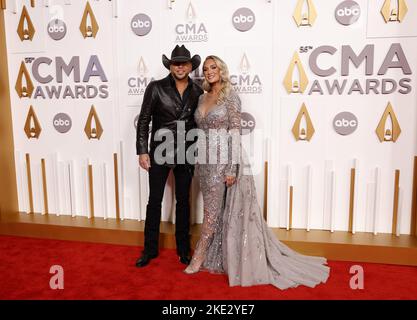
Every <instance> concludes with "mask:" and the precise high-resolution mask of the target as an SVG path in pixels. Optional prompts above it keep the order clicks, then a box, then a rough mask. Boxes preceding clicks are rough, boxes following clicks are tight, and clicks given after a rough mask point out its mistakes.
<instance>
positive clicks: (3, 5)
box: [0, 0, 6, 10]
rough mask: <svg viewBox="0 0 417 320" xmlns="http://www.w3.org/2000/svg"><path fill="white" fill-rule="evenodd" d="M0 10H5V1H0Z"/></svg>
mask: <svg viewBox="0 0 417 320" xmlns="http://www.w3.org/2000/svg"><path fill="white" fill-rule="evenodd" d="M0 9H3V10H5V9H6V0H0Z"/></svg>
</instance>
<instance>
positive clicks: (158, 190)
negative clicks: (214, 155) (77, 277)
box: [136, 45, 203, 267]
mask: <svg viewBox="0 0 417 320" xmlns="http://www.w3.org/2000/svg"><path fill="white" fill-rule="evenodd" d="M200 62H201V58H200V56H198V55H194V56H193V57H191V55H190V52H189V51H188V50H187V49H186V48H185V47H184V46H183V45H182V46H181V47H180V46H178V45H177V46H176V47H175V48H174V50H173V51H172V53H171V59H168V58H167V57H166V56H165V55H162V63H163V65H164V66H165V67H166V68H167V69H169V70H170V74H169V75H168V76H167V77H165V78H163V79H161V80H158V81H152V82H151V83H149V85H148V87H147V88H146V90H145V94H144V98H143V103H142V109H141V111H140V115H139V120H138V126H137V135H136V152H137V154H138V155H139V165H140V166H141V167H142V168H143V169H145V170H147V171H148V172H149V200H148V205H147V207H146V220H145V249H144V250H143V252H142V255H141V257H140V258H139V259H138V260H137V261H136V266H137V267H144V266H146V265H147V264H148V263H149V262H150V260H151V259H153V258H156V257H157V256H158V240H159V225H160V220H161V203H162V198H163V195H164V189H165V183H166V180H167V178H168V174H169V172H170V170H171V169H173V172H174V177H175V198H176V201H177V203H176V221H175V238H176V245H177V254H178V256H179V259H180V262H181V263H184V264H189V263H190V238H189V230H190V205H189V190H190V185H191V180H192V176H193V166H192V164H190V163H188V162H186V161H178V160H179V158H180V157H179V156H177V145H179V144H181V145H186V141H178V140H179V139H180V137H177V136H179V134H178V132H179V131H178V129H179V127H181V128H182V131H183V132H182V134H181V135H180V136H181V137H183V138H181V139H183V140H185V135H186V133H187V132H188V131H189V130H190V129H193V128H195V127H196V125H195V122H194V111H195V109H196V108H197V103H198V98H199V96H200V95H201V94H202V93H203V90H202V89H201V88H200V87H199V86H198V85H196V84H195V83H194V82H193V81H192V80H191V79H190V78H189V76H188V75H189V73H190V72H191V71H192V70H194V69H196V68H198V66H199V65H200ZM151 120H152V133H151V139H150V148H148V133H149V124H150V121H151ZM184 129H185V132H184ZM164 130H165V132H166V130H169V131H170V133H172V134H171V136H172V137H174V138H173V139H174V141H170V142H169V143H168V144H169V146H170V147H173V150H174V152H173V153H170V152H168V151H167V152H165V153H164V152H162V153H161V152H159V151H160V149H161V148H158V146H159V147H161V146H162V143H164V144H165V145H166V144H167V141H161V140H163V139H161V137H159V138H158V134H160V135H164V134H161V132H164ZM184 133H185V134H184ZM188 145H189V144H188ZM169 154H171V157H170V156H169ZM172 154H173V155H174V156H172ZM167 159H169V160H172V161H167ZM183 160H184V159H183ZM180 162H181V163H180Z"/></svg>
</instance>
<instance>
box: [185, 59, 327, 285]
mask: <svg viewBox="0 0 417 320" xmlns="http://www.w3.org/2000/svg"><path fill="white" fill-rule="evenodd" d="M203 71H204V76H205V82H204V84H203V88H204V89H205V90H206V91H207V93H205V94H204V95H202V96H200V100H199V105H198V108H197V110H196V113H195V120H196V123H197V126H198V128H199V129H201V130H203V131H204V133H205V137H206V138H205V143H206V147H205V148H203V149H202V150H204V149H205V152H206V155H205V156H206V162H205V163H198V164H197V165H196V175H197V176H198V177H199V180H200V188H201V192H202V195H203V201H204V218H203V225H202V231H201V236H200V240H199V241H198V243H197V245H196V248H195V251H194V255H193V258H192V260H191V263H190V265H189V266H188V267H187V268H186V269H185V270H184V272H185V273H187V274H192V273H196V272H198V271H199V270H201V269H206V270H208V271H210V272H215V273H226V274H227V275H228V278H229V284H230V286H237V285H240V286H252V285H260V284H272V285H274V286H276V287H278V288H280V289H287V288H290V287H296V286H298V285H305V286H308V287H314V286H316V285H317V284H319V283H321V282H326V281H327V278H328V276H329V271H330V270H329V267H328V266H326V259H325V258H322V257H312V256H305V255H301V254H299V253H297V252H295V251H293V250H292V249H290V248H289V247H287V246H286V245H284V244H283V243H281V242H280V241H279V240H277V238H276V236H275V235H274V234H273V233H272V231H271V230H270V229H269V228H268V226H267V224H266V222H265V221H264V220H263V217H262V214H261V209H260V206H259V204H258V201H257V197H256V190H255V183H254V179H253V176H252V174H251V173H250V166H249V167H248V161H247V159H246V156H245V153H244V150H243V149H242V148H241V147H240V141H239V139H236V138H237V137H240V121H241V119H240V118H241V102H240V99H239V96H238V95H237V94H236V93H235V92H234V91H233V89H232V88H231V85H230V80H229V74H228V70H227V66H226V64H225V63H224V62H223V61H222V60H221V59H220V58H218V57H216V56H209V57H207V58H206V60H205V62H204V66H203ZM222 129H223V130H227V132H228V133H229V140H228V141H229V143H228V144H226V143H221V142H220V141H221V140H219V139H218V137H216V135H213V132H218V131H221V130H222ZM209 132H211V134H209ZM200 140H201V139H200ZM213 142H214V145H215V148H217V155H218V156H219V155H220V154H221V153H222V152H226V153H227V154H228V160H227V161H226V162H224V161H223V162H222V161H220V159H219V161H218V162H217V163H214V164H213V163H212V162H211V164H210V163H207V162H208V158H209V156H208V153H209V150H210V147H209V144H210V143H212V144H213ZM199 143H200V144H201V143H202V142H201V141H199ZM216 143H217V144H216ZM211 146H212V145H211ZM199 150H200V149H199ZM236 150H237V154H238V157H237V161H236V160H235V158H236V157H235V155H236ZM199 159H201V158H199ZM197 161H198V160H197Z"/></svg>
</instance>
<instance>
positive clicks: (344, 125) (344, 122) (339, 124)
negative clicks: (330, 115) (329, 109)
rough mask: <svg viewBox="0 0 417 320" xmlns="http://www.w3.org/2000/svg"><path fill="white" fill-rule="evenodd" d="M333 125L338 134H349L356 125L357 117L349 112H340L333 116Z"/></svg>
mask: <svg viewBox="0 0 417 320" xmlns="http://www.w3.org/2000/svg"><path fill="white" fill-rule="evenodd" d="M333 127H334V129H335V131H336V132H337V133H338V134H341V135H344V136H345V135H349V134H351V133H353V132H354V131H355V130H356V128H357V127H358V119H357V118H356V116H355V115H354V114H353V113H351V112H341V113H339V114H337V115H336V117H335V118H334V120H333Z"/></svg>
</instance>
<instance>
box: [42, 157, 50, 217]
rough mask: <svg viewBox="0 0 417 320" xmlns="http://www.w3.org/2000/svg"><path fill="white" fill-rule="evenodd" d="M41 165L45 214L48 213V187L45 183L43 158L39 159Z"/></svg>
mask: <svg viewBox="0 0 417 320" xmlns="http://www.w3.org/2000/svg"><path fill="white" fill-rule="evenodd" d="M41 166H42V187H43V202H44V205H45V208H44V210H45V214H48V213H49V209H48V187H47V184H46V166H45V159H41Z"/></svg>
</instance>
